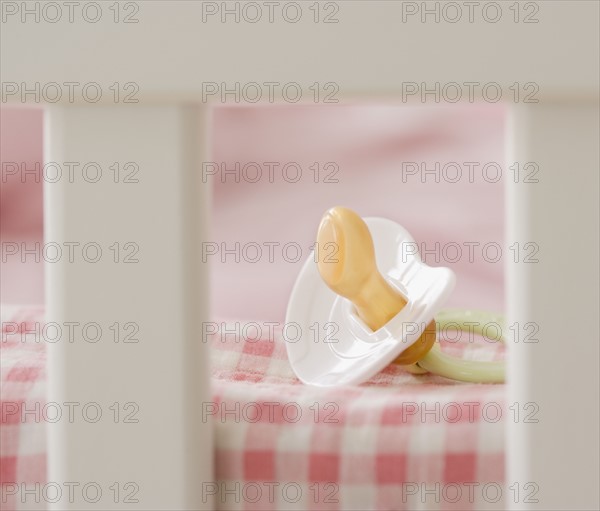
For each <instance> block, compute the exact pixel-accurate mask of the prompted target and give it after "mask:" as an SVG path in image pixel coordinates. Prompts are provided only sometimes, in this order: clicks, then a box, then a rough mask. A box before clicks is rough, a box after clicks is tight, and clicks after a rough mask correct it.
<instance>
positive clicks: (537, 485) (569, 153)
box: [506, 102, 600, 509]
mask: <svg viewBox="0 0 600 511" xmlns="http://www.w3.org/2000/svg"><path fill="white" fill-rule="evenodd" d="M599 137H600V134H599V132H598V103H593V102H589V103H587V102H580V103H576V102H570V103H566V102H565V103H550V104H547V103H546V104H540V105H532V106H528V107H525V106H521V107H516V108H514V109H513V115H512V122H511V146H512V147H511V149H510V151H509V165H511V164H513V163H514V162H520V166H521V168H523V164H524V163H526V162H533V163H534V165H536V166H539V171H538V172H537V173H536V174H535V175H534V174H533V171H534V170H535V168H536V167H535V166H529V167H528V168H527V169H524V171H523V173H522V175H521V179H519V180H517V181H516V182H515V179H514V176H509V179H508V180H507V199H508V200H507V212H508V218H507V222H508V233H507V234H508V240H507V241H508V244H507V245H508V246H507V250H508V251H509V252H508V254H509V256H510V257H508V258H507V259H506V260H507V261H508V264H507V268H506V269H507V275H508V289H507V291H508V292H507V297H508V301H507V310H508V316H509V321H508V323H509V325H512V329H511V331H509V332H508V333H509V339H511V341H512V342H511V343H510V363H509V366H508V387H509V393H508V402H509V406H510V407H511V408H509V410H507V412H508V417H507V424H508V466H507V468H508V473H507V489H506V491H507V494H506V497H507V502H508V503H510V504H511V505H512V508H513V509H598V507H599V505H600V502H599V496H598V480H599V479H600V474H599V471H598V453H599V452H600V445H599V439H598V431H599V429H600V424H599V419H598V388H599V386H600V382H599V379H598V360H599V358H600V351H599V345H598V338H599V331H598V310H600V303H599V300H598V283H599V276H598V258H599V254H598V233H599V231H600V227H599V209H598V187H599V174H598V168H600V162H599V158H598V140H599ZM526 181H529V182H526ZM536 181H537V182H536ZM527 243H529V245H526V244H527ZM515 244H518V245H515ZM509 247H513V249H512V250H511V249H510V248H509ZM517 255H518V257H517ZM517 332H518V334H517ZM515 334H516V336H515ZM515 484H516V486H515ZM511 485H512V486H511ZM525 485H528V486H527V487H526V486H525ZM517 491H518V493H517ZM517 495H518V498H517ZM515 501H516V502H515ZM535 501H538V502H537V503H536V502H535Z"/></svg>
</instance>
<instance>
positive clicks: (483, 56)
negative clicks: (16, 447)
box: [1, 1, 600, 509]
mask: <svg viewBox="0 0 600 511" xmlns="http://www.w3.org/2000/svg"><path fill="white" fill-rule="evenodd" d="M55 3H56V4H58V5H59V6H62V7H63V8H64V9H67V7H65V5H66V4H68V2H66V3H65V2H55ZM87 3H88V2H83V4H82V5H83V6H85V4H87ZM43 4H44V2H41V3H40V2H5V1H3V2H2V16H3V19H2V36H1V37H2V39H1V42H2V50H1V52H2V53H1V57H2V80H3V92H2V94H3V98H2V101H3V103H5V102H10V103H16V104H20V103H22V102H23V101H25V102H26V103H47V104H49V109H48V115H47V131H46V159H47V160H48V161H58V162H69V161H71V162H89V161H95V162H98V163H100V165H101V167H102V168H108V167H109V166H110V165H111V164H112V163H114V162H120V163H121V165H123V164H125V163H126V162H135V163H136V164H137V165H139V173H138V176H139V183H137V184H131V185H129V186H127V185H125V184H124V185H123V186H115V185H114V183H112V182H109V181H102V182H99V183H97V184H95V185H94V186H90V185H89V183H86V182H83V181H75V182H73V183H71V182H68V181H67V180H65V179H63V180H61V181H60V182H58V183H54V184H46V197H45V200H46V204H45V225H46V233H45V236H46V240H47V241H54V242H58V243H68V242H79V243H81V244H85V243H86V242H90V241H93V242H96V243H98V244H99V245H100V246H101V247H102V248H103V249H104V250H105V251H106V253H109V254H110V258H108V257H104V258H103V259H102V260H101V261H100V262H99V263H98V264H96V265H94V264H89V263H87V262H85V261H81V262H75V263H69V261H68V260H66V259H61V261H60V262H58V263H56V264H49V265H47V266H48V267H47V314H48V318H49V319H52V320H53V321H57V322H59V323H61V322H67V321H72V320H79V321H84V320H86V319H87V320H90V321H95V322H98V323H100V324H102V325H107V326H108V325H112V324H114V323H115V321H119V322H121V323H123V322H128V321H131V322H135V323H137V324H138V325H139V333H138V337H139V340H140V342H139V343H137V344H131V345H126V344H122V343H121V344H120V343H98V344H96V345H94V346H93V347H92V348H91V347H90V345H89V344H86V343H78V342H75V343H73V344H65V343H63V344H60V345H57V346H55V347H54V349H53V350H51V358H50V368H49V371H50V372H49V389H50V395H49V399H50V400H52V401H56V402H68V401H75V402H86V401H90V400H92V401H97V402H102V403H113V402H115V401H119V402H123V401H135V402H137V403H138V404H139V416H140V418H141V420H140V422H139V423H137V424H127V425H123V424H116V425H115V424H109V423H102V424H101V425H98V427H90V424H87V423H83V424H81V423H73V424H69V423H63V422H59V423H57V424H55V425H51V424H50V425H49V426H50V436H49V473H48V480H50V481H73V480H78V481H79V480H93V481H107V482H108V481H127V480H132V479H134V480H136V481H140V482H141V483H140V487H141V488H142V491H140V495H139V497H140V502H139V504H137V505H135V504H123V503H122V502H120V503H116V504H114V506H115V509H117V508H127V509H135V508H136V506H137V508H139V509H150V508H152V509H201V508H206V509H212V508H213V507H214V505H213V503H211V502H210V501H206V499H203V498H202V495H201V484H200V482H202V481H210V480H211V479H212V477H213V475H212V444H211V442H212V438H211V426H210V424H207V423H203V422H202V420H201V417H200V416H199V409H200V407H199V406H198V404H199V403H200V402H201V401H203V400H208V398H209V394H208V386H209V381H208V376H207V370H206V367H205V364H206V355H205V353H204V349H205V345H204V344H202V343H199V342H198V340H199V339H201V331H200V325H201V322H202V321H203V320H205V319H207V318H208V314H209V304H208V294H207V282H208V278H207V275H208V274H207V268H206V265H203V264H202V263H201V258H200V256H199V247H200V242H201V241H202V240H203V239H206V237H207V226H208V222H207V221H208V210H209V208H208V206H209V201H210V194H209V191H208V190H207V189H206V185H204V184H202V182H201V180H200V170H199V169H200V166H201V162H202V161H207V160H208V159H209V157H208V153H207V151H208V149H207V148H208V143H207V141H208V140H209V133H208V132H207V125H208V124H207V118H208V114H207V112H208V108H209V104H220V103H221V102H222V96H221V93H222V92H223V91H222V89H223V88H227V89H235V87H236V85H235V84H236V83H237V84H240V87H243V86H244V84H248V83H250V82H256V83H257V84H264V83H266V82H277V83H278V84H280V86H276V87H274V89H273V90H274V91H275V96H276V97H275V100H276V101H288V100H289V98H286V97H282V95H281V91H282V85H283V84H288V83H292V82H294V83H297V84H299V85H300V87H301V89H302V91H303V97H305V98H306V97H310V98H313V92H314V84H315V83H317V84H319V85H318V86H317V87H322V85H323V84H326V83H329V82H333V83H335V84H337V85H336V86H337V87H339V94H338V97H339V98H341V99H342V100H344V101H355V100H362V99H372V98H377V99H380V98H386V99H389V100H390V101H403V100H404V99H405V98H403V97H402V91H403V90H404V91H405V92H406V91H407V90H410V89H407V87H406V84H407V83H408V82H414V83H416V84H422V83H424V84H427V86H432V85H434V84H435V83H436V82H439V83H440V84H442V85H443V84H447V83H449V82H456V83H458V84H464V83H466V82H478V83H479V84H487V83H492V82H493V83H497V84H499V86H500V87H501V90H502V91H503V92H504V97H505V98H506V97H508V95H509V94H510V97H511V100H510V107H511V109H512V115H511V123H510V133H509V137H508V138H509V147H508V149H507V151H508V152H507V161H508V162H521V163H524V162H530V161H532V162H537V163H538V164H539V167H540V173H539V176H540V180H539V183H536V184H534V185H527V184H524V183H522V182H519V183H515V182H513V181H511V180H507V189H506V196H507V234H508V236H507V244H508V246H511V245H512V244H513V243H515V242H517V243H521V244H523V243H526V242H536V243H538V244H539V246H540V256H539V263H537V264H523V263H522V262H515V261H509V260H508V259H505V261H506V275H507V286H508V287H507V311H508V323H509V324H516V323H518V324H520V325H524V324H525V323H527V322H535V323H537V324H538V325H539V339H540V342H539V343H537V344H526V343H523V342H516V343H511V345H510V360H509V382H508V388H509V398H508V401H509V403H518V404H520V405H523V404H524V403H527V402H535V403H537V404H538V405H539V418H540V420H539V423H537V424H528V423H523V422H513V421H509V430H508V438H509V445H508V446H507V455H508V463H507V478H506V480H507V482H508V484H509V485H510V484H512V483H514V482H517V483H519V484H521V485H522V484H524V483H525V482H535V483H537V484H538V485H539V488H540V491H539V493H538V495H537V497H538V499H539V502H538V503H537V504H526V503H524V502H523V501H522V499H518V502H516V503H515V502H512V503H511V505H512V506H513V508H515V509H517V508H519V509H520V508H527V509H530V508H539V509H568V508H570V509H597V508H598V507H599V506H600V503H599V497H598V486H597V482H598V480H599V478H600V473H599V468H598V463H599V462H598V451H599V443H598V431H599V418H598V406H597V403H598V385H599V380H598V357H599V351H598V339H599V328H598V310H599V309H600V304H599V298H598V256H599V253H598V231H599V225H598V217H599V211H598V174H599V170H598V169H599V156H598V137H599V132H598V86H599V83H598V65H599V64H598V62H599V50H598V30H599V25H598V24H599V21H598V19H599V4H598V3H597V2H595V1H575V2H561V1H539V2H530V4H532V5H534V6H537V8H538V14H537V19H538V20H539V21H538V23H523V22H522V19H521V20H520V21H519V22H514V21H511V22H507V21H506V20H507V17H508V16H513V15H514V12H515V7H514V6H513V7H512V9H513V10H512V11H510V10H509V7H510V5H512V3H511V4H510V5H509V3H507V2H500V3H499V4H497V5H498V6H499V7H500V9H501V10H502V12H503V16H504V19H503V20H502V21H501V22H498V23H494V22H490V21H486V20H485V19H484V18H483V17H481V14H477V13H478V12H479V11H474V12H475V14H474V16H475V17H476V19H475V22H473V23H469V22H462V21H461V22H460V23H451V22H449V21H447V19H446V18H445V17H444V15H443V14H444V13H443V12H442V13H441V14H439V16H440V18H439V20H436V19H435V17H436V14H429V15H426V17H425V22H424V23H423V22H421V18H420V15H421V13H420V9H433V11H432V12H435V9H436V4H437V9H438V10H439V9H441V8H442V7H444V6H443V4H439V3H436V2H426V3H416V2H388V1H376V2H360V1H340V2H334V3H332V2H330V3H329V4H330V5H334V6H335V8H336V9H337V13H336V15H335V19H337V20H338V22H337V23H328V24H326V23H322V22H319V23H315V21H314V15H315V12H316V11H315V9H316V8H315V7H314V6H313V3H312V2H311V3H308V2H301V3H298V4H297V5H299V6H300V8H301V9H302V12H303V18H302V19H301V20H300V21H299V22H298V23H291V22H289V21H287V20H285V19H284V18H283V17H282V16H281V14H277V12H279V11H275V14H274V16H275V21H274V22H273V23H270V22H268V21H267V22H259V23H251V22H248V21H247V20H246V19H245V18H244V17H243V16H241V17H240V19H239V20H235V14H232V15H227V16H228V17H227V16H226V18H225V22H224V23H223V22H222V19H221V17H220V16H221V14H220V12H219V9H221V8H223V6H224V5H225V4H227V5H226V7H227V8H232V9H235V8H236V7H235V4H236V2H226V3H225V4H221V3H214V2H197V1H173V2H163V1H139V2H129V3H122V4H120V5H118V4H117V6H116V7H115V6H114V5H112V4H110V3H108V2H107V3H104V2H101V3H99V4H97V5H99V7H100V9H101V12H102V14H103V17H102V19H100V20H99V21H98V22H89V21H88V20H86V19H84V17H83V16H82V15H81V13H80V14H77V12H79V11H74V12H75V14H74V16H75V21H74V22H70V21H68V20H67V19H66V18H63V19H61V20H59V21H58V22H55V23H54V22H48V20H47V19H45V18H44V14H43V13H41V14H40V16H41V17H40V18H39V19H36V18H35V16H36V14H35V10H36V9H38V10H40V8H41V7H40V5H41V6H43ZM126 4H127V5H129V7H127V6H126ZM258 4H259V5H260V4H261V3H260V2H259V3H258ZM466 4H468V2H458V3H457V5H459V7H461V8H462V9H467V8H468V6H467V5H466ZM132 5H133V6H134V7H133V8H132V7H131V6H132ZM244 5H245V4H244V3H242V4H239V5H238V9H239V8H240V6H242V7H244ZM440 5H441V6H442V7H440ZM478 5H479V4H478ZM523 5H524V4H521V7H518V8H517V10H518V9H520V8H522V7H523ZM36 6H37V7H36ZM311 6H313V7H312V10H309V8H310V7H311ZM263 8H264V9H267V7H265V6H263ZM319 8H320V9H331V7H326V6H325V3H321V4H320V7H319ZM23 9H25V10H29V11H31V12H33V13H34V14H28V15H26V16H25V17H24V18H23V17H22V12H23ZM90 9H92V8H91V7H90ZM93 9H96V8H95V7H94V8H93ZM131 9H135V11H136V12H135V15H134V16H133V18H130V20H131V19H137V20H138V22H137V23H123V22H122V21H123V17H124V16H125V15H130V14H131V13H132V12H133V11H132V10H131ZM215 9H217V11H214V10H215ZM415 9H417V11H415ZM494 9H496V8H495V7H494ZM48 12H50V11H48ZM48 12H47V13H46V16H54V15H53V14H48ZM65 12H66V11H65ZM94 12H96V11H92V10H90V12H89V13H88V14H87V16H88V17H91V16H95V14H94ZM117 12H119V13H120V14H121V15H122V17H121V18H120V20H119V21H118V22H116V21H115V20H116V18H115V16H116V13H117ZM214 12H217V14H214ZM294 12H296V11H294ZM328 12H329V11H328ZM414 12H417V14H414ZM448 12H449V11H448ZM448 12H447V13H446V14H447V15H448V16H453V15H452V14H448ZM465 12H466V11H465ZM321 14H322V15H324V14H325V11H322V12H321ZM65 16H66V15H65ZM292 16H296V15H295V14H294V13H293V12H292V11H290V12H289V13H288V17H292ZM489 16H495V14H493V12H492V11H490V12H489V13H488V17H489ZM53 82H55V83H56V84H59V86H60V87H61V88H62V90H63V92H65V91H67V90H68V88H67V87H68V86H66V85H64V84H65V83H66V82H74V83H76V84H79V85H78V86H77V88H75V89H74V90H75V94H74V97H73V98H70V97H69V96H68V94H63V97H62V98H61V99H60V100H58V101H55V99H54V98H55V94H54V93H53V92H52V90H51V87H50V88H48V87H46V90H45V91H43V89H44V87H45V86H47V85H48V84H50V83H53ZM89 83H96V84H99V87H100V89H101V90H102V93H103V95H102V98H101V99H100V100H99V101H98V102H92V100H91V99H90V98H92V97H94V98H95V96H94V91H95V90H96V89H97V87H96V86H93V87H92V86H90V87H91V88H89V89H88V90H87V92H86V95H84V94H81V93H80V92H78V91H81V90H82V89H83V88H84V86H85V84H89ZM515 83H517V84H519V85H517V88H521V87H522V86H523V84H526V83H533V84H536V87H539V91H538V93H537V96H536V97H537V98H538V99H539V103H535V104H532V103H524V102H523V101H522V100H521V99H519V101H514V96H513V95H512V92H509V91H513V90H514V87H515V85H514V84H515ZM36 84H38V85H36ZM403 84H405V85H403ZM36 87H37V90H38V93H36V92H35V91H36ZM215 87H217V89H216V92H215ZM311 87H313V89H311ZM511 87H513V89H511ZM23 88H25V89H27V90H33V92H29V93H27V92H25V93H23ZM264 90H267V89H264ZM521 91H522V89H521ZM128 94H131V96H129V99H136V100H138V102H137V103H130V102H127V99H126V98H127V97H128ZM429 98H431V96H429ZM411 99H412V100H414V101H417V102H418V101H419V100H420V99H421V96H420V95H418V94H416V95H413V96H412V98H411ZM426 99H427V98H426ZM225 101H227V102H229V103H231V102H235V92H234V93H230V94H226V95H225ZM427 101H431V99H427ZM266 102H268V100H267V101H266ZM50 103H51V104H50ZM128 242H130V243H135V244H137V245H135V246H136V247H138V248H139V250H138V252H137V255H136V256H134V260H135V259H137V260H138V261H139V262H137V263H136V264H125V263H122V264H121V262H119V263H118V264H117V263H115V262H114V261H113V259H114V258H115V257H120V258H121V259H122V258H123V257H125V256H127V255H128V254H129V255H131V250H132V249H131V247H132V246H133V245H129V246H127V247H126V246H125V243H128ZM115 243H117V244H118V245H117V247H116V248H109V247H111V246H113V245H114V244H115ZM118 250H120V251H121V252H120V253H119V254H117V251H118ZM165 339H171V341H170V343H169V345H165ZM107 374H109V375H110V377H109V378H107ZM100 382H102V383H101V385H100ZM124 426H131V427H124ZM159 466H160V467H162V468H161V469H160V470H159V469H158V467H159ZM164 467H168V470H165V468H164ZM165 474H167V475H166V476H165ZM510 500H511V499H509V502H510ZM62 506H64V503H61V507H62ZM82 506H85V503H82V502H76V503H74V504H73V509H81V508H82ZM90 507H93V505H91V504H90Z"/></svg>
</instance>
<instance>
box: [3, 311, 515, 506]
mask: <svg viewBox="0 0 600 511" xmlns="http://www.w3.org/2000/svg"><path fill="white" fill-rule="evenodd" d="M41 321H43V309H41V308H14V307H3V310H2V326H3V333H2V344H1V354H2V357H1V359H2V364H1V369H2V380H1V383H2V391H1V401H2V428H1V440H2V442H1V451H0V457H1V460H0V462H1V471H0V479H1V481H2V506H1V507H2V509H6V510H10V509H44V508H45V507H46V506H45V503H44V501H43V498H42V499H40V502H39V503H37V502H35V500H36V499H35V497H36V492H35V491H32V492H31V493H27V492H25V491H23V489H24V488H28V489H30V490H31V489H33V488H35V483H39V485H40V488H41V489H40V490H39V491H38V492H37V493H38V495H41V496H42V497H43V487H44V486H43V485H44V484H45V481H46V466H45V464H46V454H45V453H46V446H45V428H44V423H43V422H42V421H35V420H34V419H35V414H33V413H32V414H29V415H27V414H26V415H25V416H23V414H22V413H16V412H15V410H17V409H20V407H23V406H25V407H26V409H27V410H34V409H35V406H36V404H35V403H42V405H43V403H44V402H45V384H46V381H45V378H46V372H45V361H46V357H45V346H44V344H43V343H35V342H34V343H31V342H27V341H25V342H23V336H19V335H14V330H15V324H18V325H19V329H20V330H21V331H26V330H27V329H31V328H32V327H33V325H35V324H36V323H39V322H41ZM216 325H218V328H216V330H217V331H216V332H215V333H214V334H212V335H211V336H210V337H209V338H208V339H207V342H208V343H209V344H210V347H211V349H210V351H211V360H212V393H213V398H212V401H211V402H210V403H204V404H203V410H202V412H203V414H204V415H205V417H212V420H213V421H214V423H215V431H216V436H215V442H216V445H215V464H216V478H217V480H216V481H215V482H214V483H210V484H206V483H204V486H203V492H204V493H205V495H206V496H207V497H208V496H209V495H214V496H215V498H216V503H217V506H218V508H219V509H260V510H282V509H306V510H317V509H318V510H346V509H361V510H366V509H386V510H392V509H398V510H402V509H431V510H437V509H461V510H469V509H504V508H505V507H506V506H505V502H506V499H507V497H508V496H507V495H506V491H507V490H506V489H505V486H504V424H505V421H506V420H507V413H508V409H507V407H506V404H505V397H504V386H503V385H474V384H464V383H457V382H451V381H449V380H445V379H444V378H441V377H436V376H432V375H413V374H409V373H407V372H406V371H404V370H403V369H402V368H400V367H397V366H393V365H392V366H389V367H388V368H387V369H386V370H384V371H383V372H382V373H380V374H378V375H377V376H375V377H374V378H372V379H371V380H370V381H369V382H367V383H366V384H364V385H360V386H353V387H344V388H334V389H321V388H314V387H309V386H305V385H303V384H302V383H300V382H299V381H298V380H297V379H296V378H295V376H294V374H293V372H292V369H291V367H290V365H289V363H288V361H287V356H286V351H285V343H284V341H283V340H282V333H281V329H280V328H279V327H277V326H273V325H268V327H267V326H266V325H267V324H265V323H260V322H221V323H219V322H217V323H216ZM244 335H245V337H244ZM473 340H474V339H468V340H465V339H464V338H462V339H461V340H460V341H459V342H449V341H443V342H442V347H443V349H444V350H445V351H449V352H453V353H455V354H461V355H462V356H463V357H468V358H472V359H485V360H498V359H501V358H503V356H504V351H503V348H502V346H501V345H500V344H497V343H490V342H486V341H481V340H478V341H477V342H470V341H473Z"/></svg>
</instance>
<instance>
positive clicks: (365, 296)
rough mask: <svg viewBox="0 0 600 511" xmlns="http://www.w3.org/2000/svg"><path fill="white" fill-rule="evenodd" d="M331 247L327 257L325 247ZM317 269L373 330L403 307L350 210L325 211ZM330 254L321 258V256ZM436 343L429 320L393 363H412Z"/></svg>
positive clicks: (368, 237)
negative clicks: (415, 338)
mask: <svg viewBox="0 0 600 511" xmlns="http://www.w3.org/2000/svg"><path fill="white" fill-rule="evenodd" d="M332 246H333V247H334V248H335V251H334V252H333V254H331V251H330V250H328V247H332ZM317 250H318V251H319V252H320V253H319V254H318V258H317V266H318V269H319V273H320V275H321V277H322V279H323V281H324V282H325V283H326V284H327V286H329V288H330V289H331V290H332V291H333V292H335V293H337V294H338V295H341V296H343V297H344V298H347V299H348V300H350V301H351V302H352V303H353V304H354V306H355V308H356V312H357V314H358V316H359V317H360V318H361V319H362V320H363V321H364V322H365V323H366V325H367V326H368V327H369V328H371V329H372V330H373V331H375V330H378V329H379V328H381V327H382V326H383V325H385V324H386V323H387V322H388V321H389V320H390V319H392V318H393V317H394V316H396V315H397V314H398V313H399V312H400V310H401V309H402V308H403V307H404V306H405V305H406V303H407V301H406V299H405V298H404V296H402V294H401V293H400V292H399V291H397V290H396V288H394V287H393V286H391V285H390V284H389V283H388V282H387V281H386V279H385V278H384V277H383V276H382V275H381V273H379V270H378V269H377V264H376V261H375V249H374V246H373V239H372V237H371V233H370V232H369V228H368V227H367V224H366V223H365V222H364V220H363V219H362V218H361V217H360V216H358V215H357V214H356V213H355V212H354V211H352V210H350V209H347V208H343V207H340V206H338V207H335V208H331V209H330V210H328V211H327V212H326V213H325V215H324V216H323V219H322V220H321V224H320V225H319V231H318V234H317ZM325 253H328V254H331V255H330V256H329V257H325V256H324V254H325ZM435 341H436V327H435V321H431V323H429V325H428V326H427V327H426V328H425V330H424V331H423V333H422V335H421V337H419V339H418V340H417V341H416V342H415V343H414V344H413V345H412V346H410V347H408V348H407V349H406V350H405V351H404V352H402V353H401V354H400V355H399V356H398V358H396V359H395V360H394V363H396V364H401V365H411V364H415V363H416V362H418V361H419V360H421V359H422V358H423V357H424V356H425V355H426V354H427V352H429V350H430V349H431V348H432V346H433V344H434V343H435Z"/></svg>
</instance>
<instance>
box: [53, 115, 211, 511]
mask: <svg viewBox="0 0 600 511" xmlns="http://www.w3.org/2000/svg"><path fill="white" fill-rule="evenodd" d="M46 117H47V122H46V132H45V133H46V148H45V158H46V161H47V162H57V163H59V164H60V166H61V168H62V169H63V170H64V169H66V168H68V167H67V166H65V162H71V163H72V164H71V165H70V168H71V169H73V172H72V174H71V176H69V175H65V174H63V175H62V177H61V178H60V179H59V180H57V181H56V182H50V181H51V180H52V179H53V178H52V179H51V178H50V177H49V179H47V180H46V182H45V221H46V225H45V237H46V240H45V243H46V246H50V243H52V244H57V246H59V247H60V248H61V249H62V256H61V257H60V258H59V259H58V260H57V261H56V262H48V264H47V265H46V273H47V281H46V288H47V297H46V303H47V304H48V305H47V316H48V318H47V319H48V321H51V322H55V323H57V324H58V325H60V326H61V327H62V331H63V335H62V337H61V338H60V339H59V341H57V342H54V343H52V344H49V346H48V350H49V375H48V376H49V377H48V382H49V395H48V400H49V402H54V403H59V405H60V407H61V409H62V411H63V416H62V418H61V419H60V420H58V421H56V422H53V423H52V422H51V423H49V424H48V426H49V442H48V456H49V465H48V481H49V482H55V483H58V484H59V485H64V483H65V482H75V483H77V484H78V486H75V487H74V492H73V495H74V499H73V501H72V502H69V499H68V498H67V496H66V494H65V495H64V497H63V498H62V499H60V500H59V501H58V502H57V503H56V504H54V506H55V507H54V508H56V509H98V508H99V507H101V508H102V509H203V508H206V509H212V508H213V505H212V504H211V502H210V500H207V499H206V498H203V495H202V489H203V484H202V483H203V482H210V481H211V480H212V437H211V429H210V424H208V423H206V422H203V421H202V417H201V416H200V411H201V402H203V401H207V400H208V398H209V392H208V375H207V360H206V355H205V347H206V346H205V345H204V344H203V343H202V340H201V333H200V325H201V323H202V321H204V320H206V318H207V314H208V312H207V311H208V303H207V291H206V289H207V278H208V274H207V271H206V265H203V264H200V263H199V261H200V258H199V257H198V250H199V248H200V243H201V241H202V239H203V237H204V236H206V224H205V221H206V215H207V204H208V202H207V201H208V192H207V190H206V189H205V187H203V186H201V182H200V179H199V176H200V173H199V170H198V169H199V168H200V165H201V163H200V162H201V161H202V159H203V155H204V144H203V136H204V123H205V118H204V116H203V111H202V109H201V108H198V107H190V106H185V105H163V106H138V105H127V106H123V105H114V106H98V105H88V106H67V107H53V108H51V109H50V110H49V111H48V112H47V114H46ZM98 169H100V170H98ZM99 172H100V174H99ZM98 176H100V177H98ZM69 247H71V248H70V250H71V254H69V253H68V252H69ZM52 254H54V252H53V253H52ZM52 254H50V252H49V253H48V254H47V257H49V258H54V257H55V256H54V255H52ZM69 322H73V323H75V325H73V326H72V327H71V328H72V332H73V336H72V337H69V336H68V333H67V332H68V326H67V327H65V325H67V324H68V323H69ZM99 332H101V334H100V335H101V336H100V338H99V339H98V340H97V341H95V340H94V339H95V338H96V337H97V336H98V334H99ZM71 341H72V342H71ZM65 403H75V404H74V405H65ZM71 410H72V412H73V413H72V417H73V420H72V421H71V420H70V419H69V418H68V417H67V416H66V415H65V412H69V411H71ZM99 413H101V417H99V418H97V415H98V414H99ZM86 485H89V486H87V487H86ZM98 488H99V489H100V491H101V500H99V501H98V502H94V500H95V499H96V494H97V489H98ZM63 490H65V487H64V486H63ZM65 491H66V490H65ZM203 506H204V507H203Z"/></svg>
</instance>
